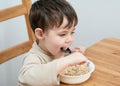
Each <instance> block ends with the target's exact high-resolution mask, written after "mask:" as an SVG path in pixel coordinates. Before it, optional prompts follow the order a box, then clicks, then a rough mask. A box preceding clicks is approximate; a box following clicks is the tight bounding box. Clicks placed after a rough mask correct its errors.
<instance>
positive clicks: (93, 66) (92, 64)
mask: <svg viewBox="0 0 120 86" xmlns="http://www.w3.org/2000/svg"><path fill="white" fill-rule="evenodd" d="M86 63H89V65H90V67H92V69H90V71H89V72H88V73H86V74H83V75H79V76H75V75H73V76H69V75H64V74H60V76H63V77H82V76H85V75H88V74H91V73H92V72H93V71H94V70H95V65H94V63H93V62H92V61H90V60H88V61H87V62H86Z"/></svg>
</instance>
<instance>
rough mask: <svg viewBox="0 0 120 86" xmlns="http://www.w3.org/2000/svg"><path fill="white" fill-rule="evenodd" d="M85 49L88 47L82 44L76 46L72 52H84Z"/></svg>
mask: <svg viewBox="0 0 120 86" xmlns="http://www.w3.org/2000/svg"><path fill="white" fill-rule="evenodd" d="M85 50H86V49H85V48H84V47H82V46H80V47H75V48H74V49H73V50H72V53H73V52H80V53H82V54H84V52H85Z"/></svg>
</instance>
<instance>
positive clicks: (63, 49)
mask: <svg viewBox="0 0 120 86" xmlns="http://www.w3.org/2000/svg"><path fill="white" fill-rule="evenodd" d="M61 51H63V52H65V53H69V54H70V53H71V50H70V48H63V47H62V48H61Z"/></svg>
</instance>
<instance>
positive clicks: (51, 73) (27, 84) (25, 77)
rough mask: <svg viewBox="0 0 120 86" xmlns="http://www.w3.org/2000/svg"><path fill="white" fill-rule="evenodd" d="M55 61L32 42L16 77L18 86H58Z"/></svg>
mask: <svg viewBox="0 0 120 86" xmlns="http://www.w3.org/2000/svg"><path fill="white" fill-rule="evenodd" d="M56 70H57V60H54V59H53V58H52V57H51V56H49V55H47V54H46V53H45V52H44V51H43V50H41V49H40V48H39V47H38V46H37V44H36V42H34V44H33V46H32V48H31V50H30V51H29V52H28V54H27V55H26V56H25V59H24V61H23V66H22V68H21V70H20V74H19V77H18V85H19V86H55V85H59V78H58V75H57V73H56Z"/></svg>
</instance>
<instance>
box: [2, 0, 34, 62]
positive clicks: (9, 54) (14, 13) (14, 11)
mask: <svg viewBox="0 0 120 86" xmlns="http://www.w3.org/2000/svg"><path fill="white" fill-rule="evenodd" d="M30 7H31V0H22V4H19V5H17V6H13V7H10V8H6V9H2V10H0V22H2V21H5V20H8V19H11V18H15V17H18V16H21V15H24V18H25V21H26V26H27V28H26V29H27V32H28V37H29V40H28V41H25V42H23V43H21V44H17V45H15V46H12V47H10V48H7V49H5V50H3V51H0V64H1V63H3V62H6V61H7V60H10V59H11V58H13V57H16V56H18V55H20V54H23V53H25V52H27V51H28V50H29V49H30V48H31V45H32V43H33V40H34V34H33V32H32V29H31V27H30V23H29V19H28V14H29V9H30ZM8 14H9V15H8ZM1 29H2V28H1ZM21 35H22V34H21Z"/></svg>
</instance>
